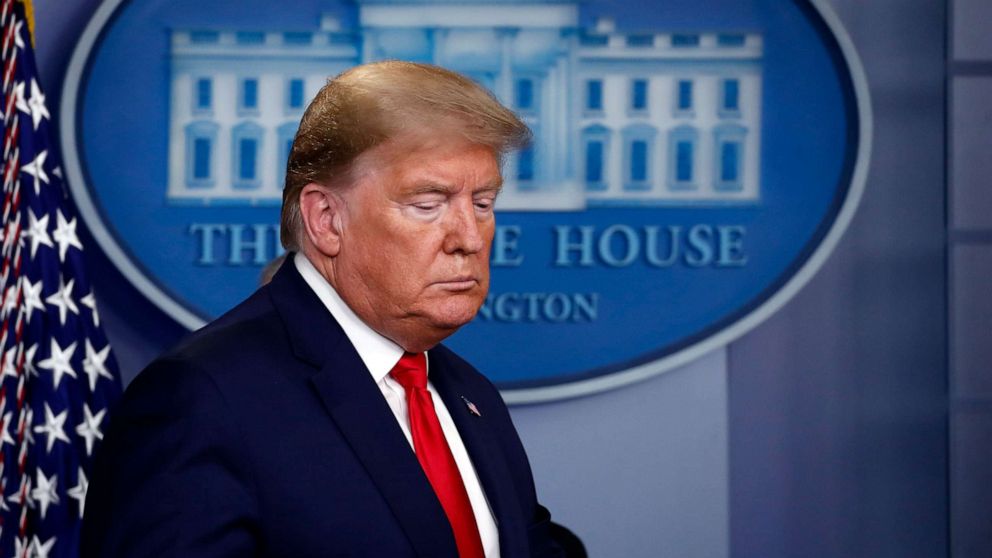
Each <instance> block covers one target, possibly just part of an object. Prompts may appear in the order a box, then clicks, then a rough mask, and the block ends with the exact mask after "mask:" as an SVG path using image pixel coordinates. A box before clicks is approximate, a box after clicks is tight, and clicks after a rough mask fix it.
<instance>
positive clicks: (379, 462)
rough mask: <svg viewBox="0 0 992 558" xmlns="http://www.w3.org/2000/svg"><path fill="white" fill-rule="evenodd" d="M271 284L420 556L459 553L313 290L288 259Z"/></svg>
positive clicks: (297, 343) (300, 349)
mask: <svg viewBox="0 0 992 558" xmlns="http://www.w3.org/2000/svg"><path fill="white" fill-rule="evenodd" d="M291 260H292V255H290V257H289V258H288V260H287V264H286V265H284V266H283V267H282V268H281V269H280V270H279V272H278V273H277V275H276V277H275V278H274V279H273V280H272V283H271V284H270V293H271V296H272V300H273V304H274V305H275V306H276V308H277V310H278V311H279V313H280V315H281V316H282V317H283V322H284V324H285V325H286V328H287V330H288V332H289V338H290V340H291V343H292V344H293V350H294V352H295V353H296V355H297V356H298V357H299V358H300V359H302V360H304V361H307V362H309V363H310V364H311V365H314V366H317V367H319V368H320V370H319V372H317V373H316V374H314V375H312V376H311V377H310V379H309V381H310V382H311V384H312V385H313V387H314V388H315V390H316V392H317V395H318V396H319V397H320V399H321V401H322V403H323V404H324V407H325V408H326V409H327V412H328V413H329V414H330V416H331V418H332V420H333V421H334V423H335V424H336V425H337V427H338V430H339V431H340V432H341V434H342V435H343V436H344V438H345V439H346V440H347V442H348V445H349V446H350V447H351V449H352V451H353V452H354V454H355V456H356V457H357V458H358V460H359V461H360V462H361V463H362V465H363V466H364V467H365V470H366V471H368V473H369V476H370V477H371V479H372V481H373V482H374V483H375V485H376V487H377V488H378V490H379V492H380V493H381V494H382V496H383V498H384V499H385V500H386V502H387V504H388V505H389V507H390V509H391V510H392V512H393V514H394V516H395V517H396V519H397V521H398V522H399V524H400V526H401V527H402V529H403V531H404V532H405V533H406V536H407V538H408V539H409V540H410V543H411V545H412V546H413V548H414V550H415V552H416V554H417V555H418V556H456V555H457V549H456V547H455V542H454V536H453V535H452V533H451V527H450V525H449V523H448V520H447V518H446V517H445V515H444V510H443V509H442V508H441V504H440V503H439V502H438V500H437V496H436V495H435V494H434V491H433V489H432V488H431V486H430V483H429V482H428V481H427V477H426V476H424V473H423V470H422V469H421V468H420V463H419V462H417V458H416V456H415V455H414V453H413V451H411V449H410V444H409V442H407V440H406V437H405V436H404V435H403V431H402V430H401V429H400V427H399V425H397V424H396V418H395V416H394V415H393V412H392V410H391V409H390V408H389V405H388V404H387V403H386V401H385V399H384V398H383V396H382V392H381V391H379V387H378V386H376V384H375V382H373V381H372V377H371V375H370V374H369V372H368V369H367V368H366V367H365V364H364V363H363V362H362V360H361V357H359V355H358V352H357V351H355V348H354V347H353V346H352V345H351V343H350V342H349V341H348V339H347V336H345V334H344V332H343V331H342V330H341V327H340V326H339V325H338V324H337V322H336V321H334V319H333V317H332V316H331V315H330V312H328V311H327V310H326V309H325V308H324V305H323V304H322V303H321V302H320V299H318V298H317V295H316V294H314V292H313V291H312V290H311V289H310V287H309V286H308V285H307V284H306V282H305V281H304V280H303V278H302V277H301V276H300V275H299V273H298V272H297V270H296V266H295V265H293V264H292V261H291Z"/></svg>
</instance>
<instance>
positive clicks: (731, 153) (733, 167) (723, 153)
mask: <svg viewBox="0 0 992 558" xmlns="http://www.w3.org/2000/svg"><path fill="white" fill-rule="evenodd" d="M740 156H741V144H739V143H737V142H735V141H727V142H724V143H723V144H721V145H720V182H737V181H738V180H740V177H739V176H738V172H739V171H738V164H739V162H740Z"/></svg>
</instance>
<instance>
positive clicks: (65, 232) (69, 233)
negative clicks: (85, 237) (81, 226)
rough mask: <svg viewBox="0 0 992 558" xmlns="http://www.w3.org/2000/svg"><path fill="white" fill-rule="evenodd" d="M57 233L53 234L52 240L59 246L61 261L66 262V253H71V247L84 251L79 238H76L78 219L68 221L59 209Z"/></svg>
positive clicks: (57, 212)
mask: <svg viewBox="0 0 992 558" xmlns="http://www.w3.org/2000/svg"><path fill="white" fill-rule="evenodd" d="M55 222H56V223H57V225H56V226H55V231H54V232H52V238H53V239H55V242H57V243H58V245H59V261H61V262H64V261H65V253H66V252H68V251H69V247H70V246H72V247H75V248H78V249H79V250H82V249H83V245H82V244H80V242H79V237H78V236H76V218H75V217H73V218H72V220H71V221H66V220H65V217H64V216H63V215H62V210H61V209H59V210H58V211H56V212H55Z"/></svg>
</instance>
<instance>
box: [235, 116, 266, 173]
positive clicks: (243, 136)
mask: <svg viewBox="0 0 992 558" xmlns="http://www.w3.org/2000/svg"><path fill="white" fill-rule="evenodd" d="M262 134H263V129H262V127H261V126H259V125H258V124H255V123H253V122H244V123H242V124H239V125H237V126H235V127H234V128H233V129H232V130H231V135H232V140H233V141H232V148H233V151H234V153H233V154H232V155H233V156H232V158H231V159H232V163H233V166H232V172H231V174H232V175H233V178H234V180H233V185H234V187H235V188H238V189H254V188H258V187H259V186H261V179H260V178H261V173H260V172H259V169H260V167H261V154H262Z"/></svg>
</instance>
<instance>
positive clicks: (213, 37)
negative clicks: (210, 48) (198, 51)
mask: <svg viewBox="0 0 992 558" xmlns="http://www.w3.org/2000/svg"><path fill="white" fill-rule="evenodd" d="M189 40H190V42H191V43H193V44H198V45H203V44H210V43H216V42H218V41H220V33H218V32H216V31H193V32H191V33H190V34H189Z"/></svg>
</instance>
